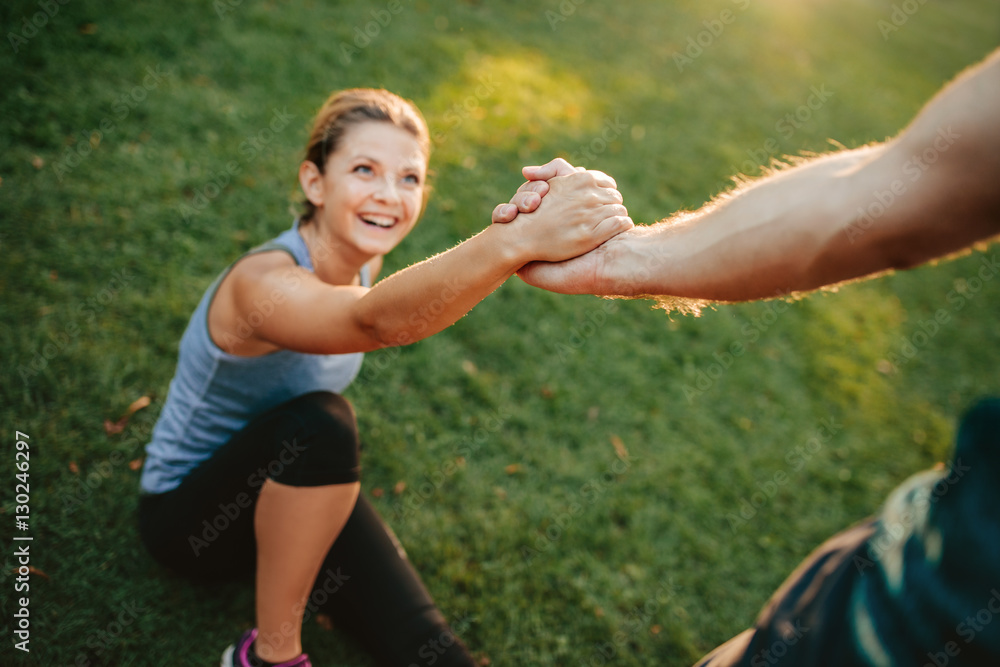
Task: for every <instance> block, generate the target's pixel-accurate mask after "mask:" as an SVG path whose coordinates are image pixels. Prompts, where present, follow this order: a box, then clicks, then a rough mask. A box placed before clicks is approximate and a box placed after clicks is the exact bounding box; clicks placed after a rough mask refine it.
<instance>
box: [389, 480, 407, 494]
mask: <svg viewBox="0 0 1000 667" xmlns="http://www.w3.org/2000/svg"><path fill="white" fill-rule="evenodd" d="M403 491H406V482H404V481H403V480H399V481H398V482H396V486H394V487H392V492H393V493H395V494H396V495H397V496H398V495H399V494H401V493H402V492H403Z"/></svg>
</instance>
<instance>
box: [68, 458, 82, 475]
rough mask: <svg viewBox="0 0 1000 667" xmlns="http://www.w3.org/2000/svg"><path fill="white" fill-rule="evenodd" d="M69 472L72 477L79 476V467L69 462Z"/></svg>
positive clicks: (74, 462)
mask: <svg viewBox="0 0 1000 667" xmlns="http://www.w3.org/2000/svg"><path fill="white" fill-rule="evenodd" d="M69 471H70V472H71V473H73V474H74V475H79V474H80V466H78V465H77V464H76V461H70V462H69Z"/></svg>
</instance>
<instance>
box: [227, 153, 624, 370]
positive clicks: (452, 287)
mask: <svg viewBox="0 0 1000 667" xmlns="http://www.w3.org/2000/svg"><path fill="white" fill-rule="evenodd" d="M550 185H551V192H549V194H548V195H547V196H546V198H545V201H544V202H542V205H541V206H539V207H538V209H537V210H536V211H534V212H533V213H530V214H525V215H522V216H520V217H519V218H518V219H517V220H516V221H515V222H514V223H512V224H509V225H490V226H489V227H487V228H486V229H484V230H483V231H482V232H480V233H479V234H477V235H475V236H473V237H472V238H469V239H467V240H466V241H464V242H462V243H460V244H459V245H457V246H455V247H454V248H451V249H450V250H447V251H445V252H442V253H441V254H439V255H435V256H434V257H431V258H429V259H426V260H424V261H422V262H419V263H417V264H414V265H412V266H410V267H408V268H406V269H403V270H402V271H399V272H397V273H395V274H393V275H391V276H389V277H387V278H385V279H384V280H382V281H380V282H379V283H378V284H376V285H375V286H374V287H372V288H370V289H369V288H365V287H361V286H350V285H330V284H327V283H325V282H323V281H321V280H320V279H319V278H317V277H316V276H315V275H314V274H313V273H311V272H309V271H306V270H304V269H301V268H299V267H297V266H295V265H294V262H293V261H292V260H291V258H290V257H289V256H288V255H287V254H285V253H283V252H267V253H260V254H258V255H251V256H249V257H247V258H245V259H243V260H242V261H240V262H238V263H237V264H236V266H235V267H234V268H233V271H232V273H231V274H230V276H228V277H227V279H231V280H232V281H233V282H232V287H231V289H230V290H228V298H231V299H232V303H231V304H229V305H230V306H231V312H235V313H236V317H235V318H233V319H234V320H235V324H234V325H233V326H231V327H229V328H228V329H227V331H226V332H225V333H224V334H223V335H221V336H219V338H221V340H216V343H217V344H219V345H220V346H221V347H222V348H223V349H230V350H235V349H240V348H241V346H240V345H239V344H240V343H241V342H245V341H248V340H251V339H252V341H253V342H254V343H255V344H256V345H255V346H254V350H255V352H256V353H258V354H259V353H262V351H268V350H271V349H289V350H295V351H299V352H308V353H317V354H340V353H349V352H363V351H368V350H373V349H377V348H381V347H387V346H393V345H407V344H409V343H412V342H414V341H417V340H420V339H423V338H426V337H428V336H431V335H433V334H435V333H437V332H439V331H441V330H442V329H444V328H446V327H448V326H450V325H451V324H453V323H454V322H455V321H457V320H458V319H459V318H460V317H462V316H463V315H464V314H465V313H467V312H468V311H469V310H471V309H472V308H473V307H474V306H475V305H476V304H477V303H479V302H480V301H481V300H482V299H484V298H485V297H486V296H488V295H489V294H490V293H491V292H493V291H494V290H495V289H496V288H497V287H499V286H500V285H501V284H503V282H504V281H505V280H507V278H509V277H510V276H511V275H513V274H514V272H516V271H517V270H518V269H519V268H521V267H522V266H523V265H524V264H525V263H527V262H529V261H533V260H542V261H561V260H564V259H568V258H570V257H574V256H577V255H580V254H582V253H586V252H588V251H590V250H592V249H594V248H595V247H597V246H598V245H600V244H601V243H603V242H605V241H606V240H608V239H609V238H611V237H612V236H614V235H615V234H618V233H620V232H622V231H624V230H626V229H629V228H631V227H632V221H631V220H630V219H629V218H628V217H627V216H628V213H627V211H626V210H625V207H624V206H622V203H621V202H622V199H621V194H620V193H619V192H618V191H617V190H616V189H615V187H616V186H615V182H614V180H613V179H611V178H610V177H609V176H607V175H605V174H602V173H600V172H574V173H573V174H571V175H568V176H565V177H560V178H557V179H554V180H552V181H551V184H550ZM240 324H242V326H239V325H240ZM234 337H235V338H234ZM227 342H228V343H229V344H228V345H227ZM234 343H235V345H234ZM262 348H263V349H262ZM242 349H246V348H245V347H243V348H242ZM237 353H240V352H237Z"/></svg>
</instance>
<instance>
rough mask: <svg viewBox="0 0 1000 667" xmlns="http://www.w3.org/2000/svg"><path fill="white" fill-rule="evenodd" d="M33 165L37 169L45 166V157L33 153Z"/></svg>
mask: <svg viewBox="0 0 1000 667" xmlns="http://www.w3.org/2000/svg"><path fill="white" fill-rule="evenodd" d="M31 166H32V167H34V168H35V169H41V168H42V167H44V166H45V159H44V158H43V157H42V156H40V155H33V156H32V157H31Z"/></svg>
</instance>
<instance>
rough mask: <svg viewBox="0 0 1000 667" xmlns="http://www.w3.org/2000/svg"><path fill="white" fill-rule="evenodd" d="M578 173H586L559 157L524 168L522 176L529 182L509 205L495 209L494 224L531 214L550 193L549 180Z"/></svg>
mask: <svg viewBox="0 0 1000 667" xmlns="http://www.w3.org/2000/svg"><path fill="white" fill-rule="evenodd" d="M578 171H586V169H584V168H583V167H574V166H573V165H571V164H570V163H569V162H567V161H566V160H564V159H562V158H561V157H557V158H556V159H554V160H551V161H550V162H547V163H545V164H543V165H541V166H531V167H522V169H521V174H522V175H523V176H524V177H525V178H526V179H528V181H527V182H526V183H524V184H522V185H521V187H519V188H518V189H517V192H515V193H514V196H513V197H511V198H510V203H508V204H497V205H496V208H494V209H493V222H497V223H503V222H510V221H511V220H513V219H514V218H516V217H517V214H518V212H520V213H531V212H532V211H534V210H535V209H536V208H538V206H539V204H541V203H542V197H544V196H545V194H546V193H547V192H548V191H549V184H548V180H549V179H550V178H555V177H556V176H569V175H570V174H572V173H575V172H578Z"/></svg>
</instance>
